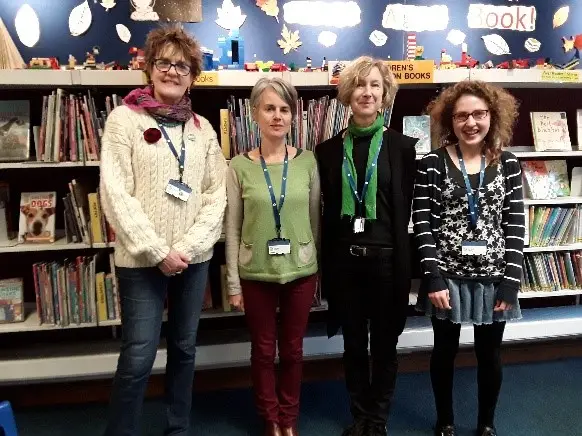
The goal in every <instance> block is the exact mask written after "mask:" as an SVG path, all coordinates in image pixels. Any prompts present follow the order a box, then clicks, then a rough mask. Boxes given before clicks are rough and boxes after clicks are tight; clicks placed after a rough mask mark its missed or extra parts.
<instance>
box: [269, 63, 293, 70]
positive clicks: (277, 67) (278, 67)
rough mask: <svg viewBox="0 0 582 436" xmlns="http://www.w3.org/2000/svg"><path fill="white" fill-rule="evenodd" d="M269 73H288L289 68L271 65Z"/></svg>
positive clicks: (282, 65) (283, 65) (281, 65)
mask: <svg viewBox="0 0 582 436" xmlns="http://www.w3.org/2000/svg"><path fill="white" fill-rule="evenodd" d="M271 71H289V68H287V65H285V64H273V65H271Z"/></svg>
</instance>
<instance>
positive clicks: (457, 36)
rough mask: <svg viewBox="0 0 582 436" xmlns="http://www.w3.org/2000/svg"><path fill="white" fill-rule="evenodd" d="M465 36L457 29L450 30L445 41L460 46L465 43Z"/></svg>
mask: <svg viewBox="0 0 582 436" xmlns="http://www.w3.org/2000/svg"><path fill="white" fill-rule="evenodd" d="M465 37H466V35H465V34H464V33H463V32H461V31H460V30H458V29H451V30H450V31H449V34H448V35H447V41H449V42H450V43H451V44H453V45H461V44H462V43H464V42H465Z"/></svg>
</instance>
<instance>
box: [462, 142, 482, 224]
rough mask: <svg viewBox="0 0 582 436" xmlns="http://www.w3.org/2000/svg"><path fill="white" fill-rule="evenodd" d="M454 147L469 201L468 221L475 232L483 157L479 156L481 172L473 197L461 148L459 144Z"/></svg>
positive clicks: (480, 172)
mask: <svg viewBox="0 0 582 436" xmlns="http://www.w3.org/2000/svg"><path fill="white" fill-rule="evenodd" d="M455 147H456V149H457V157H458V158H459V165H460V166H461V171H462V172H463V178H464V179H465V189H466V190H467V199H468V201H469V221H470V222H471V228H472V229H473V230H475V229H476V228H477V220H478V219H479V194H480V193H481V187H482V186H483V179H484V178H485V155H484V154H483V155H481V170H480V171H479V187H478V188H477V194H476V195H473V189H472V188H471V181H470V180H469V175H468V174H467V168H465V161H464V160H463V154H462V153H461V147H459V144H457V145H456V146H455Z"/></svg>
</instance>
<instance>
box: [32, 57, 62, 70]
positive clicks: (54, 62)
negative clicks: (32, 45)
mask: <svg viewBox="0 0 582 436" xmlns="http://www.w3.org/2000/svg"><path fill="white" fill-rule="evenodd" d="M28 68H31V69H33V70H59V69H60V66H59V61H58V59H57V58H54V57H53V58H32V59H31V60H30V62H29V63H28Z"/></svg>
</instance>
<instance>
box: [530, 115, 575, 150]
mask: <svg viewBox="0 0 582 436" xmlns="http://www.w3.org/2000/svg"><path fill="white" fill-rule="evenodd" d="M530 118H531V126H532V132H533V139H534V147H535V149H536V151H546V150H566V151H567V150H572V143H571V142H570V133H569V131H568V119H567V116H566V112H530Z"/></svg>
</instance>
